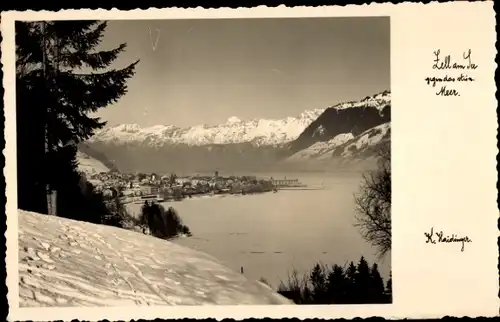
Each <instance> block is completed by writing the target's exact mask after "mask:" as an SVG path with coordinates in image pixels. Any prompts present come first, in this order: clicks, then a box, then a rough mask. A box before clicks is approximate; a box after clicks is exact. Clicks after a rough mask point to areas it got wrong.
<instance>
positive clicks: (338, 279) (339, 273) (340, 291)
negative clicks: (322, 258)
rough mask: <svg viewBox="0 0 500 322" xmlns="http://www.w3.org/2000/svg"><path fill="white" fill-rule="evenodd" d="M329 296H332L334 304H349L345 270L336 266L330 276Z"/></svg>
mask: <svg viewBox="0 0 500 322" xmlns="http://www.w3.org/2000/svg"><path fill="white" fill-rule="evenodd" d="M328 294H329V295H330V296H331V299H332V302H333V304H345V303H347V299H346V297H347V281H346V276H345V275H344V269H343V268H342V267H341V266H339V265H337V264H335V265H333V268H332V270H331V271H330V273H329V274H328Z"/></svg>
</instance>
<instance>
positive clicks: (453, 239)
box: [424, 227, 472, 252]
mask: <svg viewBox="0 0 500 322" xmlns="http://www.w3.org/2000/svg"><path fill="white" fill-rule="evenodd" d="M424 235H425V237H427V240H426V241H425V243H426V244H429V243H431V244H436V243H462V249H461V251H462V252H463V251H464V248H465V244H466V243H472V240H471V239H470V238H469V237H468V236H465V237H458V236H456V235H455V234H451V236H449V235H446V236H445V235H444V233H443V231H439V232H437V233H436V234H435V235H436V236H437V239H436V238H434V227H433V228H431V231H430V232H428V233H424Z"/></svg>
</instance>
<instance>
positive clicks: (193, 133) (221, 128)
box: [89, 108, 325, 147]
mask: <svg viewBox="0 0 500 322" xmlns="http://www.w3.org/2000/svg"><path fill="white" fill-rule="evenodd" d="M324 110H325V109H324V108H323V109H321V108H319V109H314V110H307V111H304V112H303V113H301V114H300V115H299V116H297V117H286V118H283V119H277V120H269V119H254V120H248V121H242V120H240V119H239V118H237V117H235V116H233V117H230V118H228V120H227V121H226V123H223V124H219V125H214V126H210V125H196V126H192V127H187V128H181V127H177V126H174V125H155V126H151V127H146V128H141V127H140V126H139V125H137V124H121V125H118V126H115V127H110V128H105V129H103V130H101V131H98V132H97V133H96V134H95V135H94V136H93V137H92V138H91V140H89V142H101V143H102V142H105V143H112V144H116V145H123V144H131V143H140V144H146V145H149V146H154V147H160V146H162V145H165V144H169V145H172V144H185V145H188V146H203V145H210V144H239V143H252V144H253V145H255V146H263V145H280V144H283V143H286V142H290V141H292V140H294V139H296V138H297V137H298V136H299V135H300V133H302V131H303V130H304V129H305V128H306V127H307V126H308V125H309V124H310V123H311V122H312V121H314V120H315V119H316V118H317V117H318V116H319V115H320V114H321V113H323V111H324Z"/></svg>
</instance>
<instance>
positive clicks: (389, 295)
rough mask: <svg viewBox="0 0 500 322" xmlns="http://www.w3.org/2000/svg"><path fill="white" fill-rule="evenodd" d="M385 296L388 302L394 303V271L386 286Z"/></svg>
mask: <svg viewBox="0 0 500 322" xmlns="http://www.w3.org/2000/svg"><path fill="white" fill-rule="evenodd" d="M385 297H386V302H387V303H392V273H390V274H389V279H388V280H387V284H386V286H385Z"/></svg>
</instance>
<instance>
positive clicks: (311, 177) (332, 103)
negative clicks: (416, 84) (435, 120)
mask: <svg viewBox="0 0 500 322" xmlns="http://www.w3.org/2000/svg"><path fill="white" fill-rule="evenodd" d="M390 39H391V19H390V17H388V16H363V17H290V18H286V17H283V18H234V19H155V20H153V19H149V20H129V19H128V20H44V21H39V20H37V21H34V20H25V21H23V20H18V21H16V22H15V82H16V83H15V88H16V97H15V105H16V133H17V134H16V153H17V156H16V157H17V208H18V222H19V227H18V259H19V262H18V270H19V306H20V307H102V306H161V305H347V304H379V305H380V304H386V305H390V304H391V303H392V302H393V297H392V274H391V245H392V241H391V235H392V234H391V233H392V230H391V79H390V78H391V60H390V59H391V47H390Z"/></svg>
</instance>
